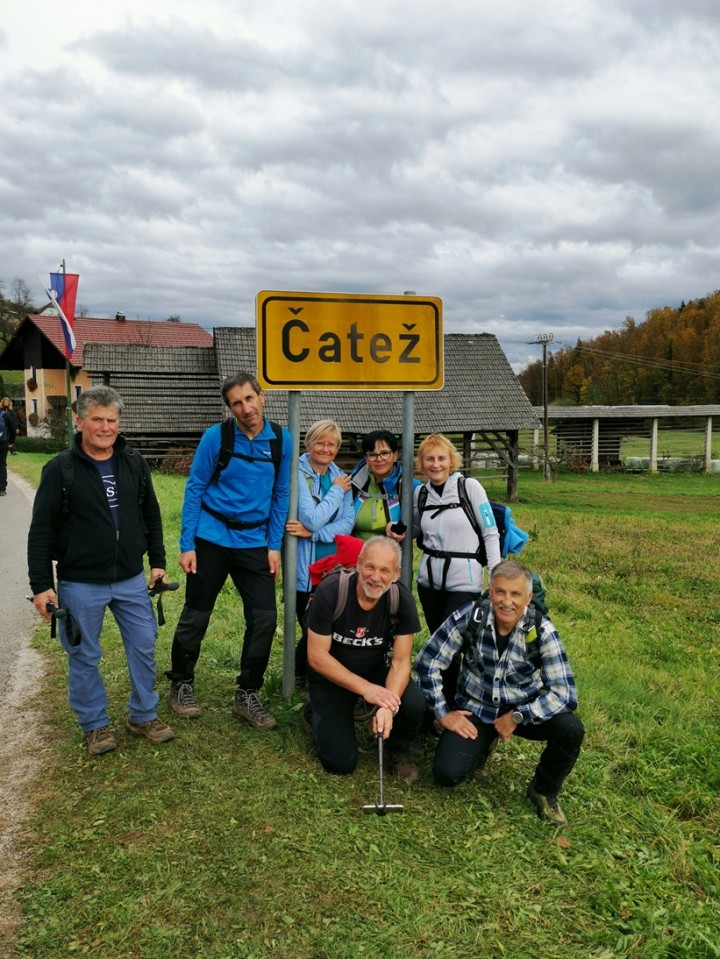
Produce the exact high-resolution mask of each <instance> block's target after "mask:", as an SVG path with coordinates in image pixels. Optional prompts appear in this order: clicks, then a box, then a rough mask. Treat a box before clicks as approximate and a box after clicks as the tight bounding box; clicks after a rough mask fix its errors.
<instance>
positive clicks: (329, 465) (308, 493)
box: [285, 420, 355, 676]
mask: <svg viewBox="0 0 720 959" xmlns="http://www.w3.org/2000/svg"><path fill="white" fill-rule="evenodd" d="M341 444H342V433H341V432H340V427H339V426H338V425H337V423H335V422H334V421H333V420H318V422H317V423H313V425H312V426H311V427H310V428H309V429H308V431H307V433H306V434H305V449H306V450H307V452H306V453H303V455H302V456H301V457H300V464H299V467H300V480H299V483H298V518H297V519H296V520H290V521H288V523H287V524H286V526H285V529H286V531H287V532H288V533H289V534H290V535H291V536H297V537H298V550H297V579H296V602H297V617H298V621H299V622H300V625H301V628H302V638H301V639H300V642H299V643H298V646H297V649H296V652H295V674H296V675H297V676H304V675H305V673H306V670H307V645H306V644H307V634H306V631H305V628H304V626H303V620H304V616H305V610H306V608H307V604H308V601H309V599H310V594H311V593H312V584H311V582H310V573H309V571H308V567H309V566H310V565H311V563H314V562H315V560H318V559H322V558H323V557H324V556H330V555H332V553H334V552H335V548H336V547H335V537H336V535H337V534H338V533H341V534H344V535H347V534H349V533H351V532H352V528H353V525H354V523H355V509H354V507H353V499H352V493H351V492H350V477H349V476H348V475H347V473H344V472H343V471H342V470H341V469H340V467H339V466H336V465H335V462H334V460H335V457H336V456H337V453H338V450H339V449H340V446H341Z"/></svg>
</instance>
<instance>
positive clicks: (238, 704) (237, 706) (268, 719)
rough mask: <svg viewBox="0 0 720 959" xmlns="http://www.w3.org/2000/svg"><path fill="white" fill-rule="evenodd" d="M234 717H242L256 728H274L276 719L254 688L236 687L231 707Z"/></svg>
mask: <svg viewBox="0 0 720 959" xmlns="http://www.w3.org/2000/svg"><path fill="white" fill-rule="evenodd" d="M232 714H233V716H234V717H235V719H244V720H245V722H246V723H250V725H251V726H255V728H256V729H275V727H276V726H277V720H276V719H275V717H274V716H271V715H270V713H269V712H268V711H267V709H265V707H264V706H263V704H262V703H261V702H260V697H259V696H258V694H257V690H256V689H238V690H236V691H235V702H234V703H233V707H232Z"/></svg>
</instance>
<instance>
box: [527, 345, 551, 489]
mask: <svg viewBox="0 0 720 959" xmlns="http://www.w3.org/2000/svg"><path fill="white" fill-rule="evenodd" d="M554 339H555V337H554V335H553V334H552V333H538V335H537V336H535V337H531V338H530V339H529V340H526V342H527V343H533V344H539V345H540V346H542V395H543V447H544V456H543V478H544V480H545V482H546V483H549V482H550V481H551V480H552V473H551V471H550V445H549V438H548V375H547V348H548V343H552V342H553V340H554Z"/></svg>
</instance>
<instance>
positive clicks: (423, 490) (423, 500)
mask: <svg viewBox="0 0 720 959" xmlns="http://www.w3.org/2000/svg"><path fill="white" fill-rule="evenodd" d="M427 498H428V489H427V486H425V484H424V483H423V485H422V486H421V487H420V491H419V492H418V501H417V506H418V510H419V512H420V522H419V523H418V532H417V536H416V537H415V542H416V543H417V545H418V547H419V548H420V549H422V548H423V531H422V514H423V513H424V512H425V510H426V509H427Z"/></svg>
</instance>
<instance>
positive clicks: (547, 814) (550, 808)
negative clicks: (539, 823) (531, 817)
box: [527, 782, 567, 826]
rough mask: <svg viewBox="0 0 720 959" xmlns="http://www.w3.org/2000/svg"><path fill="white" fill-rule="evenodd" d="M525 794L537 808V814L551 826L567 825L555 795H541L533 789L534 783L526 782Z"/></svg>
mask: <svg viewBox="0 0 720 959" xmlns="http://www.w3.org/2000/svg"><path fill="white" fill-rule="evenodd" d="M527 795H528V799H529V800H530V802H531V803H532V804H533V805H534V806H535V808H536V809H537V813H538V816H539V817H540V818H541V819H544V820H545V822H551V823H552V824H553V826H567V819H566V817H565V813H564V812H563V811H562V809H561V808H560V804H559V803H558V801H557V796H543V795H541V794H540V793H539V792H537V791H536V789H535V783H534V782H531V783H529V784H528V788H527Z"/></svg>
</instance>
